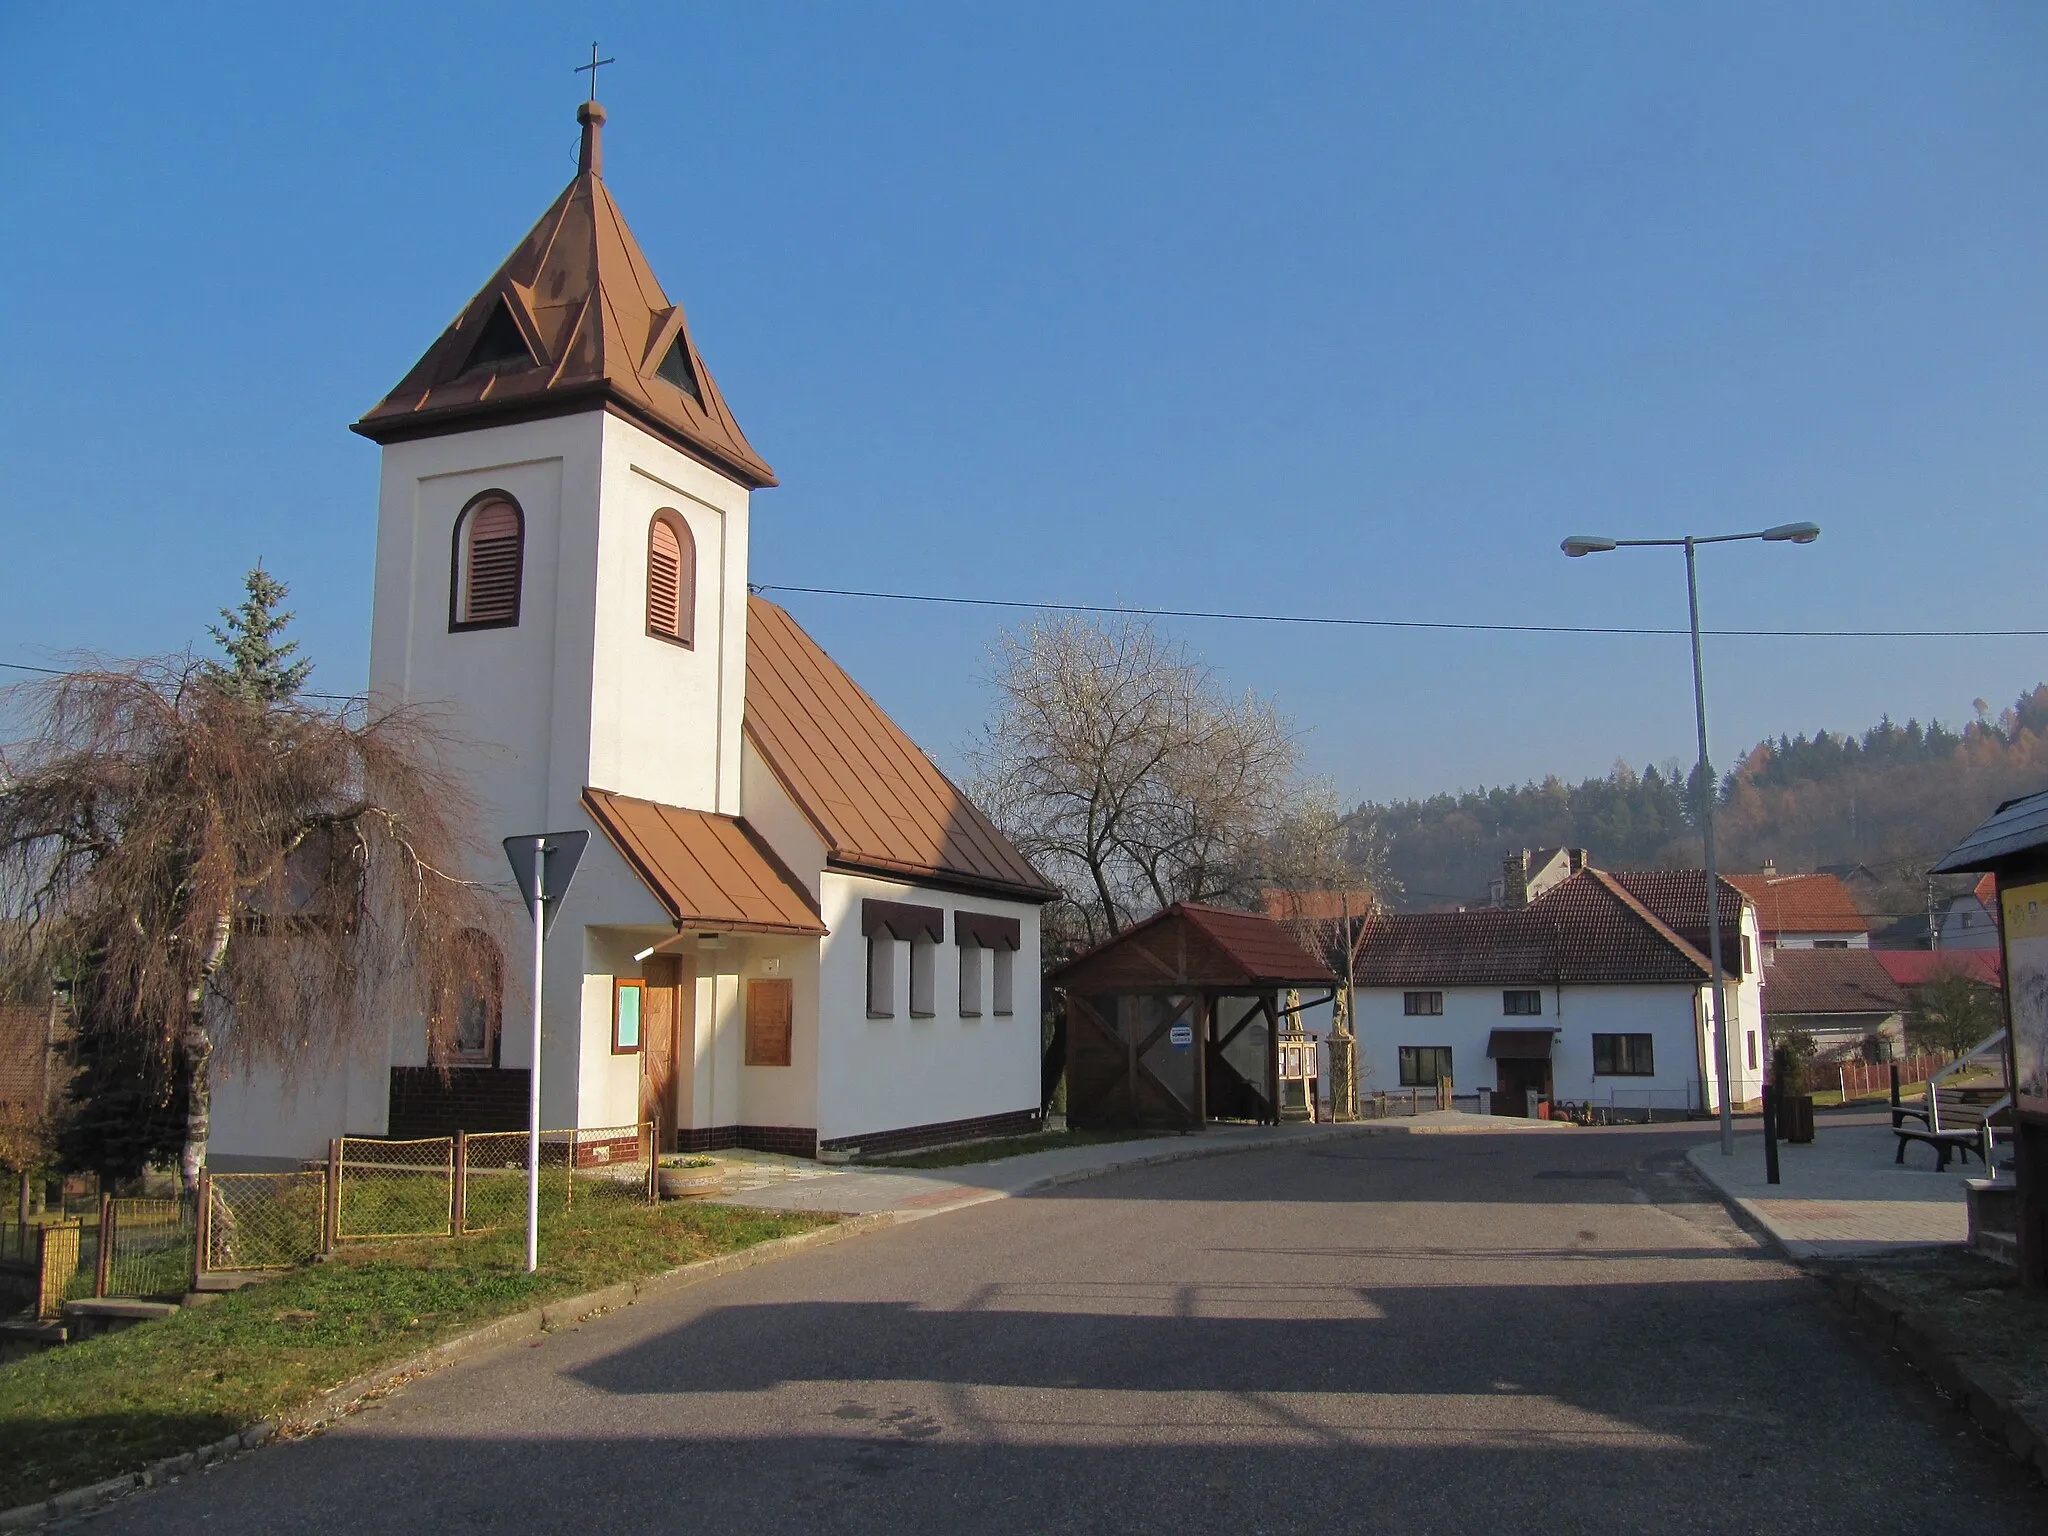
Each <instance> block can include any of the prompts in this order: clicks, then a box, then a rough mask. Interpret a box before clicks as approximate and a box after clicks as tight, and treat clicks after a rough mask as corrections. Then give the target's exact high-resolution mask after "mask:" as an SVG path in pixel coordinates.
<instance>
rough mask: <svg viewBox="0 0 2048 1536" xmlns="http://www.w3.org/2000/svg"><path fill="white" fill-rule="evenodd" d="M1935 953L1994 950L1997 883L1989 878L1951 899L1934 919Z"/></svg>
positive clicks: (1996, 937) (1996, 931) (1996, 924)
mask: <svg viewBox="0 0 2048 1536" xmlns="http://www.w3.org/2000/svg"><path fill="white" fill-rule="evenodd" d="M1935 933H1936V935H1937V936H1936V939H1935V942H1934V947H1935V948H1936V949H1937V950H1945V949H1947V950H1972V949H1978V950H1981V949H1988V950H1992V951H1994V952H1995V951H1996V950H1997V948H1998V883H1997V881H1996V880H1995V879H1994V878H1993V877H1992V876H1990V875H1986V876H1984V878H1983V879H1981V880H1979V881H1978V882H1977V884H1976V885H1975V887H1974V888H1972V889H1971V890H1969V891H1966V892H1965V893H1964V894H1962V895H1961V896H1952V897H1950V898H1949V899H1948V901H1947V902H1946V903H1945V904H1944V905H1943V906H1942V908H1941V911H1940V912H1939V914H1938V915H1937V917H1936V919H1935Z"/></svg>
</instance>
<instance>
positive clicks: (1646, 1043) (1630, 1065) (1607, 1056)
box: [1593, 1035, 1657, 1077]
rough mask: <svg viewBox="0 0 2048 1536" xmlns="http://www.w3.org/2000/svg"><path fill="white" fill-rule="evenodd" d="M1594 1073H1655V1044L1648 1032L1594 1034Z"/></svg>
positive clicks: (1646, 1074) (1622, 1075) (1611, 1074)
mask: <svg viewBox="0 0 2048 1536" xmlns="http://www.w3.org/2000/svg"><path fill="white" fill-rule="evenodd" d="M1593 1075H1594V1076H1595V1077H1655V1076H1656V1075H1657V1050H1656V1045H1655V1043H1654V1042H1653V1040H1652V1038H1651V1037H1650V1036H1649V1035H1595V1036H1594V1037H1593Z"/></svg>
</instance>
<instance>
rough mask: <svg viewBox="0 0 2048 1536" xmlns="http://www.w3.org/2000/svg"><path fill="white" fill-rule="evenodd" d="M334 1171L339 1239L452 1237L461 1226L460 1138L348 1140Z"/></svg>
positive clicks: (340, 1148)
mask: <svg viewBox="0 0 2048 1536" xmlns="http://www.w3.org/2000/svg"><path fill="white" fill-rule="evenodd" d="M333 1169H334V1172H335V1174H336V1175H337V1177H338V1179H339V1188H338V1189H337V1191H336V1194H335V1221H334V1235H335V1236H336V1237H338V1238H352V1237H435V1236H446V1235H447V1234H449V1233H451V1232H454V1231H455V1230H456V1226H455V1138H454V1137H453V1136H433V1137H426V1138H423V1139H421V1140H417V1141H385V1140H372V1139H370V1138H368V1137H362V1136H344V1137H342V1138H341V1139H340V1142H339V1144H338V1152H337V1155H336V1157H335V1159H334V1163H333Z"/></svg>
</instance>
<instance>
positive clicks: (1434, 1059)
mask: <svg viewBox="0 0 2048 1536" xmlns="http://www.w3.org/2000/svg"><path fill="white" fill-rule="evenodd" d="M1450 1076H1451V1048H1450V1047H1449V1046H1448V1045H1404V1046H1402V1047H1401V1086H1402V1087H1403V1088H1434V1087H1435V1086H1436V1085H1437V1084H1438V1083H1441V1082H1448V1081H1449V1080H1450Z"/></svg>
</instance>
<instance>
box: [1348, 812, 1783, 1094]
mask: <svg viewBox="0 0 2048 1536" xmlns="http://www.w3.org/2000/svg"><path fill="white" fill-rule="evenodd" d="M1574 852H1576V850H1568V851H1565V853H1564V854H1563V862H1564V864H1565V867H1566V870H1567V872H1566V873H1565V874H1564V875H1563V877H1562V878H1561V879H1557V880H1554V881H1548V880H1546V881H1544V882H1542V883H1541V887H1540V889H1539V890H1537V891H1536V892H1534V893H1533V894H1530V895H1528V897H1527V898H1526V899H1525V900H1523V901H1520V902H1516V901H1513V900H1512V899H1510V901H1509V902H1508V904H1506V905H1502V906H1497V907H1487V908H1482V909H1477V910H1472V911H1466V912H1428V913H1376V914H1374V915H1373V916H1371V917H1369V918H1367V919H1365V921H1364V922H1363V923H1362V924H1361V925H1360V929H1359V939H1358V949H1357V954H1356V957H1355V960H1354V971H1355V975H1356V981H1357V993H1358V1025H1357V1031H1358V1038H1359V1044H1360V1050H1361V1060H1360V1069H1359V1070H1360V1077H1361V1079H1362V1080H1363V1086H1365V1087H1366V1088H1368V1089H1373V1088H1381V1089H1398V1088H1404V1087H1430V1086H1432V1085H1434V1084H1435V1083H1437V1082H1438V1081H1439V1080H1440V1079H1442V1078H1445V1077H1448V1078H1450V1079H1451V1081H1452V1083H1453V1085H1454V1089H1455V1090H1456V1091H1462V1092H1470V1091H1472V1090H1473V1089H1475V1088H1484V1089H1487V1090H1489V1091H1490V1092H1491V1094H1492V1095H1493V1096H1494V1099H1495V1108H1496V1109H1498V1110H1501V1111H1502V1112H1506V1113H1521V1111H1522V1106H1523V1104H1524V1102H1525V1100H1526V1095H1527V1094H1528V1093H1530V1092H1532V1091H1533V1092H1535V1093H1536V1094H1538V1096H1539V1097H1541V1098H1544V1099H1565V1100H1580V1101H1593V1102H1596V1103H1603V1104H1609V1105H1613V1106H1615V1107H1617V1108H1633V1109H1639V1110H1645V1111H1648V1110H1669V1111H1685V1110H1692V1109H1713V1108H1716V1107H1718V1105H1719V1098H1718V1095H1717V1093H1716V1091H1715V1086H1714V1080H1715V1072H1714V1067H1713V1063H1714V1058H1715V1056H1716V1054H1717V1052H1716V1049H1715V1040H1714V1033H1713V1027H1712V1019H1713V1010H1712V1003H1711V1000H1710V993H1711V990H1712V989H1711V986H1710V982H1709V978H1710V976H1711V967H1710V963H1709V957H1708V952H1707V945H1708V931H1707V920H1706V906H1707V901H1706V895H1707V883H1706V876H1705V875H1704V873H1702V872H1701V871H1699V870H1656V871H1635V872H1626V873H1622V872H1609V871H1606V870H1601V869H1595V868H1593V867H1592V866H1591V865H1590V864H1588V863H1586V862H1585V861H1584V855H1583V854H1582V853H1581V854H1579V857H1578V860H1577V862H1578V866H1579V867H1578V868H1577V869H1575V870H1574V869H1571V868H1570V865H1571V863H1572V862H1573V859H1572V854H1573V853H1574ZM1525 860H1527V856H1526V855H1513V854H1511V855H1510V856H1509V867H1508V869H1507V872H1506V886H1507V890H1508V891H1509V892H1510V893H1514V892H1516V891H1517V888H1518V887H1519V888H1520V889H1521V890H1524V891H1526V890H1527V889H1528V887H1527V885H1526V884H1524V883H1523V881H1522V880H1519V879H1517V876H1526V874H1527V873H1528V872H1529V862H1525ZM1530 862H1537V861H1530ZM1551 863H1552V860H1549V859H1544V860H1541V861H1540V862H1537V869H1538V871H1539V872H1541V873H1542V874H1545V875H1548V874H1549V873H1550V865H1551ZM1720 899H1721V948H1722V954H1723V966H1724V974H1725V976H1726V978H1727V988H1726V997H1727V1005H1728V1009H1729V1015H1730V1019H1729V1023H1730V1031H1731V1033H1730V1038H1731V1040H1732V1041H1733V1042H1734V1044H1735V1049H1734V1051H1733V1052H1732V1053H1731V1058H1732V1059H1731V1061H1730V1096H1731V1097H1732V1098H1734V1099H1735V1100H1736V1101H1738V1102H1742V1101H1747V1100H1751V1099H1754V1098H1756V1097H1757V1096H1758V1095H1759V1093H1760V1092H1761V1088H1762V1072H1761V1068H1762V1057H1763V1001H1762V997H1761V987H1760V981H1761V978H1760V976H1759V974H1758V968H1757V964H1756V957H1757V955H1758V954H1759V953H1760V951H1761V938H1762V935H1761V932H1760V930H1759V928H1758V925H1757V914H1756V907H1755V904H1754V903H1753V902H1752V901H1750V900H1749V898H1748V897H1747V896H1746V895H1745V894H1744V893H1743V892H1742V891H1741V890H1739V889H1738V888H1736V887H1735V886H1734V885H1732V884H1730V883H1729V882H1727V881H1726V880H1723V881H1722V882H1721V888H1720Z"/></svg>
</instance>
